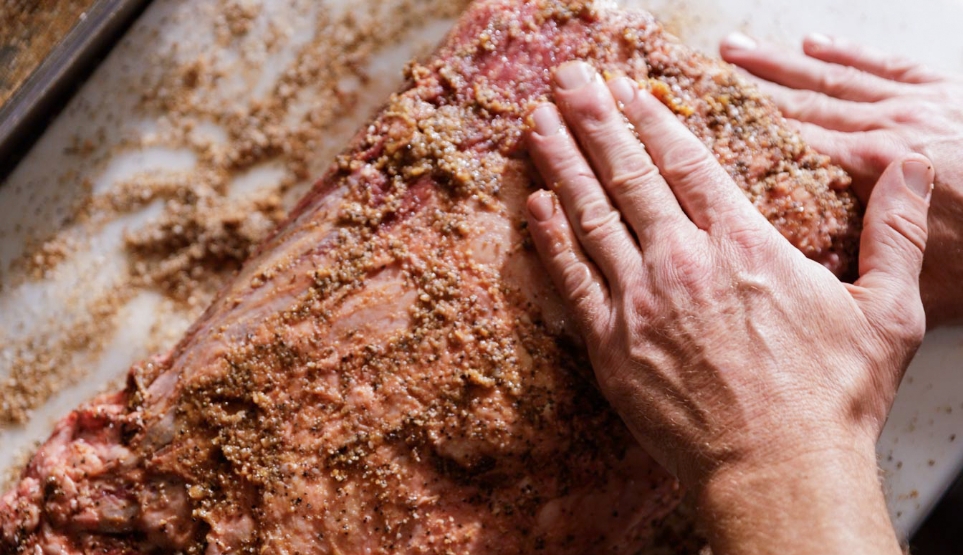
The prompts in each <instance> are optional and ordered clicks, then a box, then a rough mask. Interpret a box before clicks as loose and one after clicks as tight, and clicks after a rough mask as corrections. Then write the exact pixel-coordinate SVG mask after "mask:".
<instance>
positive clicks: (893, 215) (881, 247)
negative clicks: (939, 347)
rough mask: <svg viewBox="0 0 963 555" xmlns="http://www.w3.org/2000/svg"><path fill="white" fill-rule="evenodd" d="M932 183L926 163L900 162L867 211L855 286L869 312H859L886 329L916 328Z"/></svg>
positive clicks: (916, 156)
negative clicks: (890, 326) (886, 325)
mask: <svg viewBox="0 0 963 555" xmlns="http://www.w3.org/2000/svg"><path fill="white" fill-rule="evenodd" d="M933 179H934V170H933V165H932V164H931V163H930V161H929V160H928V159H927V158H926V157H924V156H921V155H919V154H912V155H909V156H905V157H903V158H902V159H901V160H898V161H896V162H893V163H892V164H890V166H889V167H888V168H887V169H886V171H885V172H884V173H883V175H882V176H881V177H880V178H879V182H877V184H876V187H874V188H873V192H872V194H871V195H870V198H869V203H868V204H867V206H866V215H865V217H864V219H863V236H862V240H861V243H860V253H859V275H860V278H859V280H858V281H856V286H857V287H858V288H860V289H863V290H864V291H865V292H866V293H867V294H868V295H867V297H868V298H867V297H864V298H862V299H859V298H858V300H861V301H862V303H861V304H863V303H867V302H868V303H869V304H870V305H871V306H864V309H867V310H869V311H870V312H872V313H875V315H876V316H877V317H878V318H883V319H884V320H883V322H888V323H889V324H895V325H899V323H900V322H903V323H906V319H907V318H910V319H912V320H913V323H914V324H916V323H918V322H916V320H919V319H920V318H921V317H922V301H920V291H919V276H920V269H921V268H922V266H923V252H924V250H925V249H926V238H927V224H926V216H927V213H928V212H929V207H930V199H931V197H932V193H933ZM877 321H878V320H877ZM883 322H880V323H883ZM904 331H911V330H904Z"/></svg>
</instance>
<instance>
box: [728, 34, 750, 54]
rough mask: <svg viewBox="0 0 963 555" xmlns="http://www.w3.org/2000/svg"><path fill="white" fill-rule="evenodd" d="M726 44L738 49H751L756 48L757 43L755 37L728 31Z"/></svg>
mask: <svg viewBox="0 0 963 555" xmlns="http://www.w3.org/2000/svg"><path fill="white" fill-rule="evenodd" d="M726 45H727V46H730V47H732V48H738V49H740V50H753V49H754V48H756V46H757V43H756V41H755V39H753V38H751V37H748V36H746V35H744V34H742V33H730V34H729V36H728V37H726Z"/></svg>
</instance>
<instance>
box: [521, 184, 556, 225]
mask: <svg viewBox="0 0 963 555" xmlns="http://www.w3.org/2000/svg"><path fill="white" fill-rule="evenodd" d="M528 210H529V211H530V212H531V213H532V216H535V219H536V220H538V221H540V222H547V221H548V220H550V219H551V218H552V216H554V215H555V202H554V201H553V200H552V195H550V194H549V193H547V192H545V191H539V192H538V193H537V194H536V195H535V196H533V197H532V200H531V201H529V203H528Z"/></svg>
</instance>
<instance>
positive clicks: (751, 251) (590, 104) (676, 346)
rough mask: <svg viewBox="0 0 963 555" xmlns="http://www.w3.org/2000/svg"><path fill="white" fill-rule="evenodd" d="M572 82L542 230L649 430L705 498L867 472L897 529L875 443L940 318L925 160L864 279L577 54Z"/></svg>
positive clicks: (539, 200) (873, 220)
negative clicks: (846, 271)
mask: <svg viewBox="0 0 963 555" xmlns="http://www.w3.org/2000/svg"><path fill="white" fill-rule="evenodd" d="M556 81H557V83H558V86H557V87H556V89H557V90H556V99H557V102H558V104H559V107H560V108H561V111H562V112H563V113H564V116H565V120H566V121H567V122H568V124H569V125H570V126H571V129H572V131H573V132H574V136H573V135H572V134H570V133H569V131H568V129H566V127H565V126H563V125H562V124H561V122H560V119H559V113H558V111H557V110H556V108H555V106H553V105H551V104H545V105H542V106H540V107H539V108H538V109H536V111H535V112H534V113H533V120H534V122H535V130H534V132H533V133H532V134H531V136H530V140H529V146H530V152H531V155H532V157H533V159H534V161H535V163H536V165H537V166H538V168H539V170H540V172H541V174H542V176H543V177H544V179H545V181H546V183H548V184H551V185H552V188H553V190H554V194H553V193H550V192H546V191H541V192H538V193H535V194H533V195H532V196H531V197H530V198H529V202H528V208H529V212H530V214H529V225H530V230H531V234H532V237H533V240H534V242H535V245H536V247H537V249H538V251H539V253H540V255H541V256H542V259H543V261H544V263H545V265H546V268H547V269H548V272H549V273H550V275H551V276H552V278H553V280H554V282H555V284H556V286H557V288H558V289H559V291H560V292H561V294H562V297H563V298H564V299H566V301H567V303H568V304H569V306H570V308H571V309H572V312H573V315H574V318H575V320H576V323H577V325H578V327H579V329H580V330H581V332H582V333H583V335H584V337H585V339H586V344H587V345H588V350H589V356H590V358H591V361H592V365H593V367H594V368H595V374H596V377H597V379H598V382H599V386H600V388H601V390H602V392H603V394H604V395H605V396H606V397H607V398H608V400H609V401H610V402H611V403H612V404H613V406H614V407H615V408H616V410H618V412H619V413H620V414H621V415H622V417H623V419H624V420H625V422H626V424H627V425H628V427H629V428H630V429H631V430H632V432H633V434H634V435H635V437H636V438H637V439H638V440H639V441H640V443H641V444H642V445H643V446H644V447H645V448H647V449H648V450H649V452H650V453H651V454H652V455H653V456H654V457H655V458H656V459H657V460H658V461H659V462H660V463H662V464H663V465H665V466H666V468H668V469H669V470H670V471H672V472H674V473H676V474H677V475H678V476H679V477H680V479H681V480H682V482H683V484H685V485H687V486H689V487H691V488H693V489H694V490H695V491H696V493H697V496H700V497H703V498H704V499H703V505H704V506H706V507H711V506H714V505H713V502H712V500H711V499H708V500H707V498H706V492H711V491H716V490H717V488H716V486H715V484H718V483H725V484H733V483H743V482H744V481H750V482H753V481H754V480H756V479H757V478H758V477H759V476H763V475H766V476H770V477H773V476H775V477H778V478H781V477H783V476H782V473H784V472H793V471H794V470H791V469H795V470H799V465H800V464H802V465H803V472H802V475H805V474H806V472H805V469H806V468H809V466H808V465H812V464H815V463H813V460H814V458H815V460H816V461H819V464H822V463H824V462H829V463H830V464H831V465H832V464H836V463H837V462H838V463H839V465H842V466H845V467H846V468H850V467H852V466H854V465H855V466H856V467H858V468H859V469H860V470H859V472H860V473H861V474H860V475H861V476H863V478H864V484H865V483H866V482H867V481H868V482H869V484H870V485H869V486H868V489H864V490H863V491H869V490H872V492H870V493H869V494H867V495H869V497H868V498H867V499H870V498H871V499H870V500H869V501H867V503H870V504H874V505H873V506H874V507H875V509H876V510H875V511H871V512H867V514H873V515H876V517H875V518H876V520H875V521H874V522H875V523H876V525H877V526H878V525H879V523H880V522H885V526H889V524H888V520H887V519H886V517H885V514H886V513H885V505H884V503H883V501H882V494H881V493H880V492H879V485H878V483H877V482H876V478H875V468H876V467H875V455H874V445H875V442H876V439H877V437H878V434H879V432H880V430H881V428H882V426H883V423H884V421H885V419H886V415H887V412H888V410H889V408H890V406H891V404H892V401H893V398H894V396H895V393H896V388H897V386H898V384H899V381H900V378H901V376H902V373H903V371H904V370H905V367H906V365H907V364H908V362H909V360H910V358H911V357H912V355H913V353H914V352H915V350H916V348H917V346H918V345H919V343H920V341H921V340H922V335H923V332H924V327H925V324H924V315H923V310H922V305H921V303H920V301H919V293H918V275H919V270H920V265H921V263H922V258H923V248H924V246H925V243H926V230H927V225H926V214H927V208H928V198H929V196H930V191H931V183H932V178H933V175H932V170H931V168H930V165H929V162H928V161H927V160H926V159H925V158H923V157H922V156H919V155H914V156H909V157H907V158H906V159H904V160H902V161H900V162H899V163H896V164H894V165H892V166H891V167H890V168H889V169H888V170H887V171H886V172H885V173H884V175H883V176H882V178H881V179H880V182H879V184H878V185H877V186H876V188H875V191H874V193H873V196H872V198H871V199H870V202H869V206H868V208H867V212H866V217H865V230H864V235H863V239H862V247H861V254H860V275H861V277H860V279H859V280H858V281H857V282H856V283H855V284H854V285H847V284H843V283H841V282H839V281H838V280H837V279H836V278H835V276H833V274H832V273H830V272H829V271H828V270H826V269H825V268H824V267H822V266H821V265H820V264H818V263H815V262H813V261H811V260H808V259H807V258H806V257H805V256H803V255H802V253H800V252H799V251H797V250H796V249H794V248H792V247H791V246H790V244H789V243H788V242H787V241H786V240H785V239H784V238H783V237H782V236H781V235H780V234H779V233H778V232H777V231H776V230H775V228H773V227H772V226H771V225H770V224H769V222H768V221H766V220H765V218H763V217H762V215H761V214H760V213H759V212H758V211H757V210H756V209H755V208H754V207H753V206H752V204H751V203H750V202H749V201H748V200H747V199H746V197H745V196H744V194H743V193H742V192H741V191H740V190H739V189H738V187H737V186H736V185H735V183H734V182H733V181H732V179H731V178H730V177H729V175H728V174H727V173H726V172H725V171H724V170H723V169H722V168H721V166H720V165H719V164H718V163H717V162H716V160H715V158H713V156H712V155H711V153H710V152H709V151H708V150H707V149H706V148H705V147H704V146H703V144H702V143H701V142H700V141H699V140H698V139H697V138H696V137H694V136H693V135H692V134H691V133H689V131H688V130H687V129H686V128H685V127H684V126H683V125H682V123H681V122H679V121H678V120H677V119H676V117H675V116H674V115H673V114H672V113H671V112H670V111H669V110H668V109H667V108H666V107H665V106H663V105H662V104H661V103H660V102H659V101H658V100H656V99H655V98H654V97H652V96H651V95H650V94H648V93H647V92H644V91H641V90H639V89H638V87H637V86H636V85H635V83H634V82H633V81H631V80H629V79H626V78H620V79H617V80H615V81H613V82H612V83H610V85H609V86H608V87H607V86H606V84H605V83H604V82H602V80H601V78H600V77H599V76H598V74H597V73H595V72H594V70H592V69H591V68H590V67H589V66H587V65H585V64H581V63H575V64H568V65H565V66H562V67H561V68H560V69H559V70H558V71H557V74H556ZM610 89H611V93H610ZM613 94H614V96H615V97H616V98H618V99H619V101H620V102H621V104H622V106H623V110H622V111H623V112H624V115H625V117H627V118H628V120H629V121H630V122H631V123H632V124H633V125H634V127H635V130H636V132H637V133H638V138H637V137H636V136H635V135H633V134H632V132H631V131H630V130H629V128H628V126H627V125H626V122H625V120H624V118H623V114H622V113H620V111H619V108H618V106H617V105H616V101H615V100H613ZM576 139H577V140H578V143H576ZM639 139H641V144H640V142H639ZM578 144H581V146H582V147H583V148H584V151H585V154H586V155H587V157H588V159H586V157H585V156H583V154H582V152H581V150H580V149H579V146H578ZM643 144H644V145H645V146H643ZM663 176H665V177H663ZM556 195H557V197H556ZM559 201H560V202H559ZM620 212H621V214H620ZM843 460H845V461H848V462H846V463H845V464H844V463H841V462H839V461H843ZM853 461H857V462H855V463H854V462H853ZM787 465H788V466H787ZM839 465H837V466H836V467H835V468H836V469H838V468H839ZM777 468H778V469H779V471H778V472H775V474H773V472H774V471H773V469H777ZM827 472H828V471H827ZM829 474H830V475H834V476H835V475H837V474H838V473H835V472H829ZM736 477H739V478H736ZM753 483H757V482H753ZM777 483H778V481H777ZM770 485H772V484H770ZM722 490H724V491H728V492H729V493H731V490H729V489H727V488H726V487H722ZM772 491H776V490H775V489H773V490H772ZM873 492H875V493H873ZM846 495H850V496H851V497H852V498H855V497H857V496H855V494H851V493H849V492H847V493H846ZM709 497H712V496H709ZM723 497H725V496H723ZM846 502H847V500H846V499H843V500H834V501H833V502H832V503H828V502H827V504H828V505H829V506H832V507H837V508H838V507H840V506H843V505H845V504H846ZM812 506H813V507H815V506H817V504H815V503H814V504H813V505H812ZM818 506H820V507H821V506H822V505H818ZM807 507H808V505H807ZM880 507H882V509H880ZM880 513H881V514H882V515H883V517H879V514H880ZM726 514H728V515H729V516H730V517H732V518H733V519H736V521H737V522H747V521H748V520H747V519H746V518H742V517H737V516H733V514H732V513H731V512H730V513H726ZM717 516H718V515H717ZM756 516H768V515H756ZM782 516H784V517H785V518H784V519H783V520H784V521H792V519H791V518H790V515H786V514H784V515H782ZM720 518H722V517H721V516H720ZM881 519H882V520H881ZM730 520H731V519H730ZM749 520H752V519H749ZM759 522H762V520H759ZM856 529H858V527H857V528H853V530H856ZM890 535H892V532H891V529H890ZM892 539H893V541H891V542H890V544H888V546H889V547H892V545H895V538H892ZM720 542H722V543H721V544H722V545H724V544H725V542H723V541H722V540H720ZM714 547H718V545H714ZM897 547H898V546H897Z"/></svg>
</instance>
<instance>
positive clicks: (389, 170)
mask: <svg viewBox="0 0 963 555" xmlns="http://www.w3.org/2000/svg"><path fill="white" fill-rule="evenodd" d="M573 59H584V60H588V61H590V62H591V63H593V64H594V65H595V66H596V67H597V68H598V69H599V70H601V71H603V72H605V73H606V74H607V75H619V74H628V75H630V76H632V77H633V78H636V79H638V80H639V81H640V83H643V84H644V85H645V86H646V87H648V88H649V89H650V90H651V91H652V92H653V93H654V94H656V95H657V96H658V97H659V98H660V99H661V100H663V101H664V102H665V103H666V104H667V105H668V106H670V107H671V108H672V109H673V110H674V111H675V112H676V113H677V114H678V117H679V118H680V119H681V120H682V121H684V122H685V123H686V124H687V125H688V126H689V128H690V129H692V131H693V132H695V133H696V134H697V135H698V136H699V137H700V138H701V139H702V140H704V141H705V143H706V144H707V145H709V147H710V148H711V149H712V150H713V151H714V153H715V154H716V156H717V157H718V159H719V160H720V161H721V162H722V163H723V165H724V166H725V167H726V168H727V169H728V170H729V172H730V173H731V174H732V176H733V178H734V179H735V181H736V182H737V183H738V184H739V185H740V186H741V187H742V188H743V189H744V190H745V192H746V194H747V195H748V196H749V198H750V199H751V200H752V201H753V202H754V203H755V205H756V206H758V208H759V209H760V210H761V211H762V212H763V213H764V214H765V215H766V216H767V217H768V218H769V220H770V221H771V222H772V223H773V224H774V225H775V226H776V227H778V229H779V230H780V231H781V232H782V233H783V235H785V236H786V238H787V239H788V240H789V241H791V242H792V244H794V245H795V246H797V247H798V248H799V249H801V250H802V251H803V252H805V253H806V254H807V255H808V256H809V257H810V258H812V259H814V260H816V261H819V262H821V263H823V264H825V265H826V266H827V267H829V268H830V269H832V270H833V271H835V272H836V273H837V275H840V276H843V277H845V276H847V275H849V274H851V273H852V270H853V265H854V264H853V262H854V259H855V258H854V255H855V249H856V246H857V242H858V237H859V229H860V213H859V207H858V204H857V201H856V200H854V198H853V196H852V195H851V194H850V193H849V192H848V191H847V185H848V184H849V178H848V177H847V176H846V174H845V173H843V172H842V170H840V169H839V168H838V167H836V166H833V165H831V164H830V162H829V160H828V159H827V158H826V157H824V156H821V155H819V154H817V153H815V152H814V151H812V150H811V149H810V148H809V147H808V146H806V145H805V144H804V143H803V142H802V141H801V140H800V139H799V137H798V136H797V135H796V134H795V133H794V132H793V131H791V130H790V129H789V128H788V127H787V125H786V123H785V121H784V120H783V119H782V117H781V116H780V115H779V113H778V112H777V110H776V109H775V108H774V106H773V105H772V104H771V103H770V102H769V101H768V100H767V99H765V98H764V97H762V96H760V94H759V93H758V92H757V91H756V89H754V88H753V87H752V86H751V85H750V84H748V83H747V82H746V81H745V80H743V79H742V78H741V77H740V76H739V75H738V74H737V73H735V72H734V71H733V69H732V68H731V67H729V66H727V65H726V64H724V63H722V62H720V61H717V60H715V59H711V58H708V57H706V56H703V55H701V54H699V53H696V52H694V51H692V50H690V49H689V48H687V47H686V46H684V45H682V44H680V43H679V42H678V41H677V40H676V39H675V38H673V37H672V36H671V35H669V34H668V33H666V31H665V30H664V29H663V28H662V27H661V26H660V25H659V23H657V22H656V21H655V20H654V19H653V18H652V16H650V15H648V14H646V13H633V12H625V11H622V10H620V9H618V8H617V7H615V6H612V5H609V4H607V3H602V2H590V1H562V0H529V1H524V0H479V1H477V2H475V3H474V4H473V5H472V6H471V7H470V8H469V9H468V10H467V12H466V13H465V14H464V16H463V17H462V18H461V19H460V21H459V23H458V24H457V25H456V27H455V29H454V30H453V31H452V32H451V34H450V35H449V36H448V38H447V39H446V40H445V41H444V43H443V44H442V45H441V46H440V48H439V49H438V51H437V52H436V54H435V55H434V56H433V57H432V58H431V59H430V60H429V61H427V62H423V63H413V64H411V65H410V66H409V68H408V70H407V76H408V82H407V86H406V88H405V89H404V90H403V91H401V92H399V93H397V94H395V95H393V96H392V97H391V98H390V99H389V100H388V102H387V104H386V106H385V107H384V109H383V110H382V111H381V112H380V113H379V114H378V115H377V116H376V117H375V118H374V119H373V120H372V121H371V123H370V125H368V126H367V127H365V128H364V129H363V130H361V132H360V133H359V134H358V135H357V136H356V137H355V138H354V140H353V141H352V142H351V143H350V145H349V146H348V148H347V150H345V152H344V154H342V155H341V156H340V157H338V158H337V160H336V161H335V163H334V164H333V165H332V167H331V170H330V171H329V172H328V173H327V175H326V176H325V177H324V178H323V179H321V180H320V181H319V182H318V183H317V185H316V186H315V187H314V188H313V190H312V191H311V192H310V193H309V194H308V195H307V196H306V197H305V198H304V199H303V200H302V201H301V202H300V204H299V205H298V206H297V207H296V209H295V210H294V211H293V212H292V214H291V216H290V219H289V220H288V222H287V223H286V224H284V225H283V226H281V227H280V228H279V229H278V230H277V231H276V233H275V234H274V235H273V237H272V238H270V239H269V240H268V241H267V242H266V243H264V245H263V246H262V247H261V248H260V249H259V252H258V254H256V255H255V256H254V257H253V258H252V259H251V260H250V261H248V263H247V264H246V266H245V267H244V269H243V270H242V271H241V272H240V274H239V275H238V276H237V278H236V279H235V280H234V281H233V283H232V284H230V285H229V286H228V287H226V288H225V289H224V290H223V291H222V292H221V293H220V294H219V296H218V297H217V299H216V301H215V302H214V303H213V305H212V306H211V307H210V308H209V309H208V310H207V312H206V313H205V314H204V315H203V317H202V318H201V319H200V320H199V321H198V322H196V323H195V324H194V325H193V327H192V328H191V329H190V331H189V332H188V333H187V335H186V336H185V337H184V338H183V340H182V341H181V342H180V343H179V344H178V345H177V346H176V347H175V348H174V349H173V350H172V351H171V352H170V353H168V354H166V355H164V356H160V357H157V358H155V359H153V360H151V361H149V362H145V363H143V364H139V365H136V366H135V367H133V368H132V369H131V370H130V372H129V377H128V380H127V386H126V388H125V389H124V390H123V391H120V392H118V393H115V394H112V395H106V396H102V397H99V398H97V399H95V400H93V401H92V402H90V403H89V404H87V405H86V406H84V407H82V408H79V409H77V410H76V411H74V412H73V413H71V414H70V415H69V416H68V417H66V418H65V419H63V420H62V421H61V422H60V423H59V425H58V426H57V427H56V429H55V431H54V433H53V435H52V436H51V438H50V439H49V440H48V441H47V442H46V444H44V445H43V446H42V447H41V448H40V449H39V451H38V452H37V453H36V454H35V456H34V457H33V458H32V460H31V461H30V463H29V465H28V466H27V467H26V468H25V469H24V470H23V473H22V475H21V477H20V479H19V482H18V483H16V484H15V485H14V487H13V489H12V490H11V491H10V492H8V493H7V494H6V495H5V496H4V497H3V498H2V500H0V552H2V553H31V554H33V553H116V554H120V553H125V554H127V553H170V552H182V553H201V552H203V553H208V554H217V553H237V552H243V553H286V554H295V553H302V554H306V553H344V554H354V553H502V554H510V553H530V552H545V553H553V554H566V553H624V554H630V553H643V552H646V551H647V550H648V549H651V548H653V543H654V541H655V540H653V538H655V537H656V536H658V535H659V534H658V532H659V528H660V526H661V522H662V520H663V519H664V518H665V517H666V515H667V514H669V513H670V512H671V511H673V509H674V508H675V506H676V505H677V504H678V502H679V500H680V497H681V495H682V494H681V492H680V488H679V487H678V485H677V483H676V481H675V480H674V479H673V478H672V477H671V476H670V475H668V474H667V473H666V472H665V471H663V470H662V469H661V468H659V467H658V466H657V465H656V464H654V463H653V462H652V460H651V459H650V458H649V457H648V456H647V455H646V453H644V452H643V451H642V450H641V449H640V448H639V447H638V445H636V443H635V441H634V440H633V438H632V437H631V435H630V434H629V432H628V431H627V430H626V428H625V426H624V425H623V423H622V422H621V421H620V419H619V417H618V415H617V414H615V413H614V412H613V411H612V410H611V409H610V408H609V407H608V405H607V404H606V402H605V401H604V399H603V398H602V397H601V396H600V394H599V393H598V392H597V390H596V389H595V387H594V385H593V383H592V380H591V368H590V367H589V365H588V363H587V361H586V357H585V356H584V354H583V348H582V346H581V345H580V343H579V340H578V339H577V335H576V334H575V333H574V330H573V329H571V328H570V324H569V322H570V319H569V318H568V317H567V315H566V311H565V308H564V307H563V305H562V304H561V302H560V299H559V298H558V297H557V295H556V293H555V292H554V290H553V288H552V286H551V284H550V281H549V279H548V277H547V276H546V275H545V271H544V270H543V269H542V267H541V265H540V263H539V260H538V257H537V255H536V253H535V252H534V251H533V249H532V247H531V245H530V241H529V240H528V239H527V234H526V228H525V224H524V217H523V206H524V200H525V198H526V196H527V195H528V194H529V193H531V192H532V191H533V190H535V188H536V187H538V186H539V183H538V180H537V177H536V176H535V173H534V171H533V168H532V165H531V163H530V162H529V160H528V158H527V157H526V153H525V142H524V134H525V130H526V126H527V123H526V122H527V114H528V113H529V110H530V109H531V107H532V106H533V105H534V103H536V102H538V101H540V100H544V99H550V98H551V86H550V82H551V77H552V68H553V67H555V66H557V65H558V64H560V63H562V62H565V61H567V60H573ZM663 547H665V546H663ZM670 548H671V547H670Z"/></svg>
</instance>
